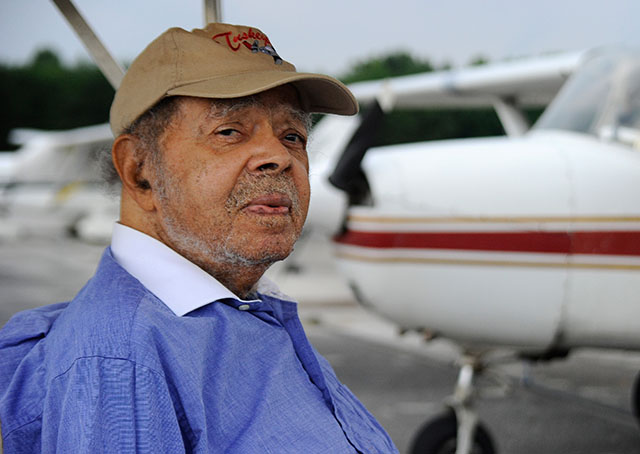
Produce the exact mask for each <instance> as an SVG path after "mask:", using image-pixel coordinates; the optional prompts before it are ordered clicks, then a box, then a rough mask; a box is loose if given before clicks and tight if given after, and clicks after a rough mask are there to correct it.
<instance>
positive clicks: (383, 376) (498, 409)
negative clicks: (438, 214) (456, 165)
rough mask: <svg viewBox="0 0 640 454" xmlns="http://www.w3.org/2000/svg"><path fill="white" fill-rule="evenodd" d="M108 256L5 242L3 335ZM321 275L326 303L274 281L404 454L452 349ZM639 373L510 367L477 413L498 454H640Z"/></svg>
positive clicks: (597, 359) (35, 241)
mask: <svg viewBox="0 0 640 454" xmlns="http://www.w3.org/2000/svg"><path fill="white" fill-rule="evenodd" d="M103 247H104V246H102V245H89V244H85V243H80V242H77V241H74V240H69V239H61V238H26V239H20V238H18V239H12V240H10V241H9V240H4V241H0V325H3V324H4V323H5V322H6V321H7V320H8V318H9V317H10V316H11V315H12V314H13V313H15V312H17V311H19V310H23V309H27V308H30V307H37V306H40V305H42V304H47V303H50V302H56V301H64V300H67V299H69V298H71V297H73V295H74V294H75V293H76V291H77V290H78V289H79V288H80V287H81V286H82V285H83V284H84V282H86V280H87V279H88V278H89V277H90V276H91V274H93V271H94V269H95V266H96V264H97V261H98V259H99V257H100V254H101V252H102V249H103ZM316 271H317V270H316ZM322 271H323V272H314V273H313V278H314V279H313V281H314V282H316V281H318V282H320V284H319V287H321V288H324V289H325V293H324V295H325V298H324V299H323V297H322V294H321V292H319V291H318V289H317V288H312V286H311V284H310V282H311V281H308V280H307V281H305V279H307V278H308V276H307V277H305V274H304V273H302V274H300V275H294V274H291V273H286V270H284V268H282V267H280V268H279V269H276V272H275V273H274V276H275V277H276V279H277V278H278V277H280V278H281V279H282V280H283V281H284V284H285V285H283V287H285V289H287V288H288V289H293V290H294V291H293V292H291V290H289V291H290V292H291V293H296V291H295V290H296V287H297V288H304V289H307V291H308V290H309V289H310V288H311V292H309V295H313V296H314V298H311V297H310V296H307V295H305V293H304V292H302V293H301V294H300V295H301V296H300V301H301V304H300V306H301V307H300V309H301V317H302V319H303V322H304V323H305V326H306V328H307V332H308V334H309V337H310V339H311V341H312V343H313V344H314V345H315V346H316V347H317V348H318V350H319V351H320V352H321V353H322V354H323V355H324V356H325V357H326V358H327V359H328V360H329V361H330V362H331V364H332V365H333V367H334V368H335V370H336V373H337V374H338V376H339V377H340V378H341V380H342V381H343V382H344V383H345V384H346V385H347V386H349V388H351V390H352V391H353V392H354V393H355V394H356V395H357V396H358V397H359V398H360V399H361V400H362V402H363V403H364V404H365V405H366V406H367V407H368V408H369V410H370V411H371V412H372V413H373V414H374V415H375V416H376V417H377V418H378V420H379V421H380V422H381V424H382V425H383V426H384V427H385V428H386V429H387V430H388V431H389V433H390V435H391V437H392V438H393V440H394V441H395V443H396V444H397V446H398V448H399V449H400V451H401V452H402V453H406V452H408V447H409V445H410V443H411V439H412V438H413V436H414V434H415V433H416V431H417V430H418V428H419V427H420V426H421V425H422V424H423V423H424V422H425V421H427V420H428V419H430V418H432V417H434V416H435V415H437V414H439V413H440V412H441V411H442V401H443V399H444V398H445V397H446V396H447V395H449V394H450V393H451V391H452V388H453V384H454V383H455V379H456V375H457V370H456V368H455V366H454V361H453V360H454V358H455V348H454V347H453V346H452V345H451V344H449V343H447V342H445V341H436V342H432V343H430V344H426V345H425V344H423V342H422V341H420V340H419V339H418V338H417V336H413V335H408V336H399V335H398V334H397V333H396V331H395V329H394V327H393V326H392V325H390V324H388V323H386V322H385V321H383V320H381V319H378V318H376V317H375V316H373V315H371V314H369V313H367V312H364V311H363V310H362V309H360V308H359V307H358V306H357V305H355V303H354V302H353V300H351V299H350V297H349V295H348V292H347V291H346V290H345V289H343V288H341V287H340V284H339V283H338V282H339V281H338V279H337V277H336V276H331V274H330V270H329V272H326V271H327V269H326V268H325V269H323V270H322ZM319 293H320V294H319ZM639 370H640V355H638V354H637V353H623V352H599V351H589V350H586V351H580V352H577V353H576V354H575V355H572V357H570V358H569V360H568V361H558V362H552V363H549V364H542V365H531V366H523V365H522V364H519V363H518V364H507V365H503V366H500V367H499V368H498V371H499V372H500V376H501V377H503V379H505V380H507V381H508V382H509V383H510V384H511V385H512V386H511V389H510V391H509V392H508V394H507V395H506V396H503V397H495V398H485V399H480V400H478V402H477V409H478V411H479V413H480V417H481V419H482V421H483V424H484V425H485V426H486V427H487V428H488V430H489V431H490V432H491V434H492V436H493V439H494V441H495V443H496V445H497V446H498V448H499V452H501V453H516V454H529V453H531V454H533V453H536V454H539V453H545V454H546V453H562V454H565V453H567V454H571V453H576V454H578V453H580V454H583V453H589V454H591V453H593V454H613V453H619V454H633V453H640V427H639V426H638V424H637V423H636V421H635V420H634V418H633V416H632V414H631V409H630V403H629V402H630V389H631V385H632V383H633V380H634V379H635V376H636V374H637V373H638V371H639ZM481 381H483V382H484V381H485V380H481Z"/></svg>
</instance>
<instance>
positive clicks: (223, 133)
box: [217, 128, 238, 136]
mask: <svg viewBox="0 0 640 454" xmlns="http://www.w3.org/2000/svg"><path fill="white" fill-rule="evenodd" d="M237 132H238V130H237V129H233V128H226V129H221V130H220V131H218V132H217V134H220V135H221V136H232V135H234V134H235V133H237Z"/></svg>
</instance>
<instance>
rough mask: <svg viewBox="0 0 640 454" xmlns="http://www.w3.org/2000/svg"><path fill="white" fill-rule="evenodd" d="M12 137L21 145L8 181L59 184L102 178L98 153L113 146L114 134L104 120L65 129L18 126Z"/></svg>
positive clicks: (15, 154)
mask: <svg viewBox="0 0 640 454" xmlns="http://www.w3.org/2000/svg"><path fill="white" fill-rule="evenodd" d="M10 140H11V141H12V142H13V143H16V144H20V145H21V147H20V149H18V150H17V151H16V152H14V153H12V154H13V155H14V156H13V161H14V162H13V163H12V168H11V176H10V177H9V178H7V179H8V180H9V181H11V182H14V183H17V182H20V183H29V182H30V183H42V182H50V183H58V184H60V183H65V182H69V181H77V180H79V181H97V180H99V179H100V177H99V169H98V168H97V166H96V156H97V154H98V153H99V152H100V151H101V150H102V149H104V148H109V147H110V146H111V142H112V141H113V135H112V133H111V130H110V128H109V124H107V123H105V124H101V125H94V126H85V127H81V128H76V129H71V130H66V131H37V130H21V129H17V130H14V131H12V132H11V135H10Z"/></svg>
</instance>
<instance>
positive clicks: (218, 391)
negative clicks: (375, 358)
mask: <svg viewBox="0 0 640 454" xmlns="http://www.w3.org/2000/svg"><path fill="white" fill-rule="evenodd" d="M356 111H357V104H356V102H355V100H354V99H353V97H352V95H351V94H350V93H349V91H348V90H347V89H346V88H345V87H344V86H343V85H342V84H340V83H339V82H338V81H336V80H334V79H332V78H330V77H327V76H322V75H315V74H303V73H297V72H296V71H295V68H294V67H293V66H292V65H291V64H289V63H287V62H285V61H283V60H282V59H281V58H280V57H279V56H278V54H277V53H276V51H275V49H274V48H273V45H272V44H271V43H270V41H269V39H268V38H267V36H266V35H264V34H263V33H262V32H260V31H259V30H257V29H255V28H248V27H242V26H232V25H227V24H211V25H209V26H208V27H206V28H205V29H203V30H193V31H192V32H186V31H184V30H181V29H170V30H168V31H167V32H165V33H164V34H162V35H161V36H160V37H159V38H157V39H156V40H155V41H154V42H153V43H151V44H150V45H149V46H148V47H147V48H146V49H145V50H144V51H143V52H142V53H141V54H140V56H139V57H138V58H137V59H136V60H135V61H134V63H133V64H132V65H131V67H130V69H129V71H128V72H127V75H126V76H125V78H124V80H123V82H122V85H121V87H120V88H119V90H118V92H117V93H116V96H115V99H114V102H113V106H112V108H111V126H112V129H113V132H114V135H115V137H116V139H115V141H114V144H113V148H112V157H113V163H114V164H115V169H116V170H117V173H118V175H119V177H120V180H121V181H122V199H121V214H120V222H119V223H118V224H117V225H116V226H115V228H114V233H113V239H112V244H111V247H109V248H107V250H106V251H105V253H104V255H103V257H102V260H101V262H100V265H99V267H98V270H97V272H96V274H95V276H94V277H93V278H92V279H91V280H90V281H89V282H88V283H87V285H86V286H85V287H84V288H83V289H82V290H81V291H80V293H79V294H78V295H77V296H76V297H75V298H74V299H73V300H72V301H71V302H69V303H61V304H57V305H53V306H47V307H44V308H40V309H37V310H33V311H27V312H24V313H21V314H18V315H16V316H15V317H14V318H13V319H12V320H11V321H9V323H8V324H7V325H6V326H5V327H4V328H3V330H2V331H0V419H1V421H2V431H3V439H4V449H5V452H7V453H13V452H16V453H23V452H25V453H27V452H28V453H31V452H73V453H79V452H82V453H85V452H86V453H89V452H90V453H94V452H114V453H133V452H149V453H178V452H193V453H214V452H216V453H217V452H219V453H242V454H247V453H298V454H300V453H305V454H306V453H323V454H324V453H368V454H373V453H394V452H397V450H396V448H395V447H394V446H393V443H392V442H391V440H390V439H389V437H388V436H387V434H386V433H385V432H384V430H383V429H382V428H381V427H380V426H379V425H378V424H377V422H376V421H375V420H374V418H373V417H372V416H371V415H370V414H369V413H368V412H367V411H366V409H365V408H364V407H363V406H362V405H361V404H360V403H359V402H358V400H357V399H356V398H355V397H354V396H353V395H352V394H351V393H350V391H349V390H348V389H347V388H346V387H344V386H343V385H342V384H340V382H339V381H338V380H337V378H336V376H335V374H334V372H333V371H332V369H331V367H330V366H329V364H328V363H327V362H326V361H325V360H324V359H323V358H322V357H320V356H319V355H318V354H317V353H316V352H315V351H314V349H313V348H312V347H311V345H310V344H309V342H308V341H307V339H306V337H305V335H304V332H303V329H302V326H301V324H300V321H299V319H298V317H297V315H296V307H295V303H292V302H290V301H288V300H287V298H286V297H284V296H283V295H281V294H279V293H278V291H277V289H276V288H275V286H274V285H273V284H271V283H269V282H267V281H266V280H265V279H264V278H262V275H263V273H264V271H265V270H266V269H267V268H268V267H269V266H270V265H271V264H272V263H273V262H275V261H277V260H282V259H284V258H285V257H287V255H289V253H290V252H291V250H292V248H293V245H294V243H295V241H296V239H297V238H298V235H299V234H300V231H301V229H302V226H303V223H304V220H305V216H306V213H307V207H308V203H309V181H308V160H307V153H306V142H307V129H308V123H309V121H308V120H309V112H329V113H338V114H354V113H355V112H356Z"/></svg>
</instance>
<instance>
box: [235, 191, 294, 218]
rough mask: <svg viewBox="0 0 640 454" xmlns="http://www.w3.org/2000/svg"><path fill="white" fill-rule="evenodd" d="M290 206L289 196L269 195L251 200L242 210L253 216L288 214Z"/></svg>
mask: <svg viewBox="0 0 640 454" xmlns="http://www.w3.org/2000/svg"><path fill="white" fill-rule="evenodd" d="M291 205H292V203H291V199H290V198H289V196H287V195H284V194H270V195H265V196H260V197H256V198H255V199H253V200H251V201H250V202H249V204H248V205H247V206H246V207H245V209H244V210H245V211H248V212H249V213H253V214H289V213H290V212H291Z"/></svg>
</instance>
